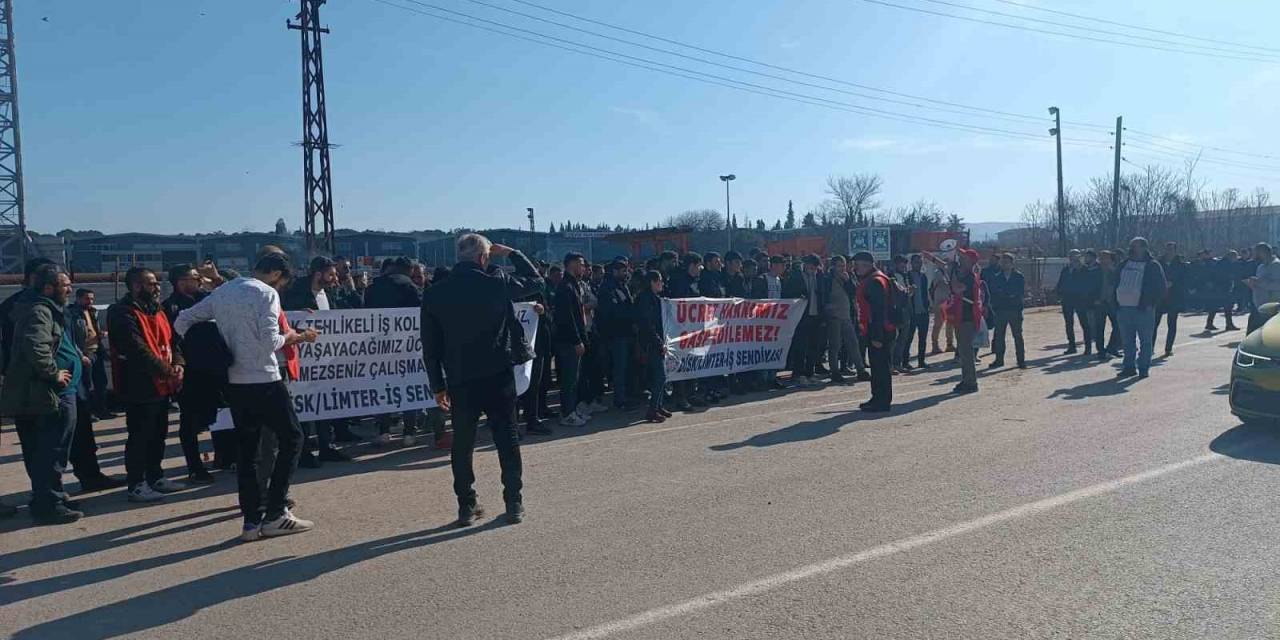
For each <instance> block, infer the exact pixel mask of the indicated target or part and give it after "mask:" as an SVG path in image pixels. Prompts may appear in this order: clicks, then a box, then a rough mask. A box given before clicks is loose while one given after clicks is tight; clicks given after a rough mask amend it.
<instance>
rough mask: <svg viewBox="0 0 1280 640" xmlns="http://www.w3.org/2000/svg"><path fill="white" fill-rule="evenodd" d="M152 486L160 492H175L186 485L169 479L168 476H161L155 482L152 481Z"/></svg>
mask: <svg viewBox="0 0 1280 640" xmlns="http://www.w3.org/2000/svg"><path fill="white" fill-rule="evenodd" d="M151 488H152V489H155V490H156V491H158V492H160V493H174V492H177V491H182V490H183V489H185V488H186V487H184V486H182V485H180V484H178V483H176V482H174V481H172V480H169V479H168V478H160V479H159V480H156V481H155V482H152V483H151Z"/></svg>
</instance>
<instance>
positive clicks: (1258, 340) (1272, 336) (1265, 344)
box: [1240, 315, 1280, 358]
mask: <svg viewBox="0 0 1280 640" xmlns="http://www.w3.org/2000/svg"><path fill="white" fill-rule="evenodd" d="M1240 349H1241V350H1243V351H1247V352H1249V353H1252V354H1254V355H1259V356H1265V357H1268V358H1280V315H1276V316H1272V318H1271V319H1270V320H1267V322H1266V324H1264V325H1262V328H1260V329H1258V330H1257V331H1254V332H1253V333H1251V334H1249V335H1248V336H1245V338H1244V339H1243V340H1241V341H1240Z"/></svg>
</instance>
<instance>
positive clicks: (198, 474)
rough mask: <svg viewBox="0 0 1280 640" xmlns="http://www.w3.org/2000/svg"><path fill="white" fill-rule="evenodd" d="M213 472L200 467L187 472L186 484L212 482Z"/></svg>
mask: <svg viewBox="0 0 1280 640" xmlns="http://www.w3.org/2000/svg"><path fill="white" fill-rule="evenodd" d="M214 482H215V481H214V479H213V474H211V473H209V472H208V471H205V470H204V469H201V470H199V471H195V472H192V473H188V474H187V484H213V483H214Z"/></svg>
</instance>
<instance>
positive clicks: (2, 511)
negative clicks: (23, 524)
mask: <svg viewBox="0 0 1280 640" xmlns="http://www.w3.org/2000/svg"><path fill="white" fill-rule="evenodd" d="M16 515H18V508H17V507H15V506H13V505H11V504H5V503H3V502H0V518H12V517H13V516H16Z"/></svg>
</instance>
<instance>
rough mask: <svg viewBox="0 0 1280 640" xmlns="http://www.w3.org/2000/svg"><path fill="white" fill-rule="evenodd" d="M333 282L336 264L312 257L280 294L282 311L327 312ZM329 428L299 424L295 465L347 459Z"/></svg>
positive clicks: (315, 465)
mask: <svg viewBox="0 0 1280 640" xmlns="http://www.w3.org/2000/svg"><path fill="white" fill-rule="evenodd" d="M337 285H338V268H337V265H336V264H334V262H333V260H330V259H329V258H326V257H325V256H316V257H314V258H312V259H311V264H310V265H308V268H307V276H306V277H305V278H297V279H295V280H294V281H293V283H292V284H290V285H289V288H288V289H286V290H285V292H284V295H283V296H281V297H280V307H281V308H282V309H284V310H285V311H328V310H330V309H332V308H334V306H333V305H334V303H335V302H336V300H335V299H334V298H331V297H330V295H329V294H330V292H333V291H335V290H336V288H337ZM335 298H336V294H335ZM384 415H386V414H384ZM387 417H388V418H389V417H390V416H389V415H387ZM379 418H383V416H379ZM388 422H389V420H388ZM333 428H334V424H333V421H330V420H320V421H318V422H304V423H302V433H303V441H302V453H301V455H299V456H298V466H299V467H302V468H304V469H318V468H319V467H320V464H321V463H322V462H350V461H351V456H348V455H347V454H345V453H343V452H342V451H340V450H339V449H338V448H336V447H334V446H333V441H334V433H333Z"/></svg>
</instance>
